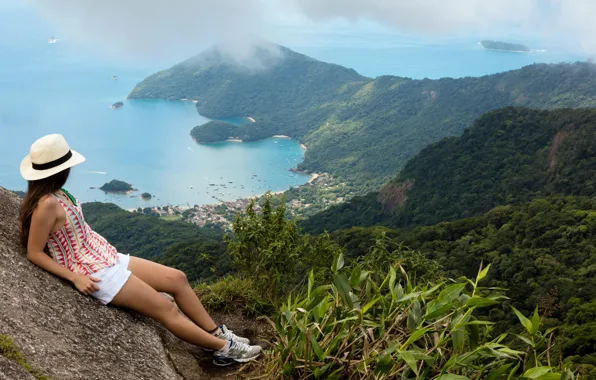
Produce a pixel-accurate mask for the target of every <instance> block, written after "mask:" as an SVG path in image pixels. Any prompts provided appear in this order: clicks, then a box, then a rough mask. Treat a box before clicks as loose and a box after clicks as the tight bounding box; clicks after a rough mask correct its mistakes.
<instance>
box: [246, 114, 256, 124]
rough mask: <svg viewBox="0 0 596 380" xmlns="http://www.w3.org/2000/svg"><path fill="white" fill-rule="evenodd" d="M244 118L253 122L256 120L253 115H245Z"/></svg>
mask: <svg viewBox="0 0 596 380" xmlns="http://www.w3.org/2000/svg"><path fill="white" fill-rule="evenodd" d="M246 118H247V119H248V120H250V121H251V122H253V123H256V122H257V121H256V120H255V119H254V117H250V116H247V117H246Z"/></svg>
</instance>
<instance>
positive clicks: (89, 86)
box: [0, 11, 308, 208]
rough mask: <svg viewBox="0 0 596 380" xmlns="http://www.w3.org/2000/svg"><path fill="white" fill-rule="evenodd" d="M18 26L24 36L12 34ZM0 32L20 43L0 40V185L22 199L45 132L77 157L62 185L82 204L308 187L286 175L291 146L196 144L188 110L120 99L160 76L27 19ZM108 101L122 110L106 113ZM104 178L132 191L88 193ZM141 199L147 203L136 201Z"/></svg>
mask: <svg viewBox="0 0 596 380" xmlns="http://www.w3.org/2000/svg"><path fill="white" fill-rule="evenodd" d="M23 24H26V25H30V26H31V28H30V29H27V28H25V29H23V28H22V27H19V26H22V25H23ZM0 25H1V27H0V28H1V29H0V30H1V31H2V33H3V35H5V36H6V35H20V37H19V38H18V39H16V40H9V39H3V40H2V41H0V54H1V56H2V57H3V59H2V60H1V61H0V132H1V134H0V136H1V137H0V152H1V157H2V160H0V186H3V187H5V188H8V189H12V190H25V188H26V182H25V181H24V180H22V179H21V178H20V175H19V170H18V168H19V164H20V162H21V160H22V158H23V157H24V156H25V155H26V154H27V153H28V150H29V146H30V145H31V143H32V142H33V141H34V140H35V139H36V138H38V137H41V136H43V135H45V134H48V133H61V134H63V135H64V136H65V137H66V138H67V140H68V141H69V143H70V144H71V146H72V147H73V149H75V150H78V151H79V152H80V153H82V154H83V155H84V156H85V157H86V158H87V162H85V163H84V164H82V165H81V166H78V167H76V168H74V169H73V175H72V176H71V179H70V180H69V183H68V184H67V187H68V189H69V190H70V191H71V192H72V193H74V194H75V195H77V196H78V197H79V198H80V199H81V200H82V201H84V202H89V201H108V202H114V203H116V204H118V205H120V206H121V207H124V208H133V207H135V208H136V207H147V206H149V205H165V204H173V205H186V204H189V205H194V204H206V203H215V202H217V201H216V200H215V198H213V197H214V196H215V197H217V198H218V199H224V200H232V199H237V198H240V197H246V196H251V195H257V194H263V193H265V192H266V191H267V190H272V191H279V190H285V189H288V188H289V187H290V186H297V185H300V184H303V183H304V182H306V180H307V179H308V176H305V175H299V174H296V173H293V172H290V171H289V169H291V168H293V167H295V166H296V165H297V164H298V163H300V162H301V161H302V159H303V156H304V150H303V149H302V148H300V145H299V144H298V142H297V141H295V140H286V139H268V140H264V141H258V142H250V143H233V142H226V143H220V144H209V145H199V144H197V143H195V142H194V141H193V140H192V138H191V136H190V134H189V133H190V130H191V129H192V128H193V127H194V126H196V125H199V124H203V123H205V122H207V121H208V119H206V118H203V117H201V116H200V115H199V114H198V113H197V112H196V109H195V107H194V104H193V103H191V102H183V101H176V102H168V101H159V100H152V101H150V100H125V98H126V96H127V94H128V92H129V91H130V90H131V89H132V88H133V87H134V86H135V84H136V83H138V82H139V81H141V80H142V79H143V78H144V77H146V76H147V75H149V74H151V73H152V72H154V71H156V70H159V69H160V68H162V67H151V66H149V67H147V65H146V64H145V65H144V67H142V68H141V69H139V68H136V67H133V68H131V67H130V66H133V65H131V64H130V63H127V64H124V63H120V62H113V61H112V62H110V61H102V60H100V59H99V58H98V57H96V56H94V55H93V54H92V53H89V52H87V53H85V52H81V51H80V48H79V47H78V46H76V45H74V44H71V43H69V41H67V40H59V41H58V43H56V44H48V43H47V38H48V36H50V35H52V34H54V33H51V32H50V31H49V30H48V27H47V26H44V25H43V24H41V23H39V20H37V19H36V18H35V15H32V14H30V13H26V12H18V11H15V12H14V13H13V14H12V15H7V14H4V15H0ZM16 30H19V31H20V32H21V34H18V33H15V31H16ZM23 30H27V33H26V34H25V35H23V34H22V32H23ZM112 76H118V79H117V80H113V79H112ZM117 101H123V102H124V107H123V108H120V109H112V108H110V105H111V104H112V103H114V102H117ZM112 179H119V180H123V181H126V182H129V183H131V184H132V185H133V187H135V188H136V189H138V190H139V192H136V193H133V194H131V195H111V194H105V193H104V192H102V191H100V190H97V189H91V187H100V186H101V185H103V183H105V182H107V181H109V180H112ZM230 182H231V183H230ZM211 183H213V184H218V185H221V184H225V185H226V187H225V188H223V187H221V186H210V184H211ZM216 188H219V190H218V191H215V189H216ZM141 192H149V193H151V194H153V195H154V196H155V197H154V198H153V199H152V200H151V201H144V200H142V199H140V194H141ZM222 193H223V194H222Z"/></svg>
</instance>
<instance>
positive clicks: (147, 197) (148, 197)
mask: <svg viewBox="0 0 596 380" xmlns="http://www.w3.org/2000/svg"><path fill="white" fill-rule="evenodd" d="M141 198H143V199H145V200H149V199H151V198H152V197H151V194H149V193H143V194H141Z"/></svg>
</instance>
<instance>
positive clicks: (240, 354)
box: [213, 339, 263, 367]
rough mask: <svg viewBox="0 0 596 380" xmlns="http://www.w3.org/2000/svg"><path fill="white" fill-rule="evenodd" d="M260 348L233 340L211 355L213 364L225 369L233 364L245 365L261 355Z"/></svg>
mask: <svg viewBox="0 0 596 380" xmlns="http://www.w3.org/2000/svg"><path fill="white" fill-rule="evenodd" d="M262 351H263V349H262V348H261V346H249V345H248V344H246V343H241V342H238V341H234V340H231V339H230V340H229V341H228V344H226V347H224V348H223V349H221V350H219V351H215V353H213V364H215V365H217V366H220V367H225V366H227V365H230V364H235V363H246V362H249V361H251V360H255V359H256V358H258V357H259V355H261V352H262Z"/></svg>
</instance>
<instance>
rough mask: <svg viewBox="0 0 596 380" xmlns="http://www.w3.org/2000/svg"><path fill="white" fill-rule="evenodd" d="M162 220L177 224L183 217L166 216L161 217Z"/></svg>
mask: <svg viewBox="0 0 596 380" xmlns="http://www.w3.org/2000/svg"><path fill="white" fill-rule="evenodd" d="M160 219H162V220H165V221H166V222H175V221H177V220H180V219H182V215H166V216H162V217H160Z"/></svg>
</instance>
